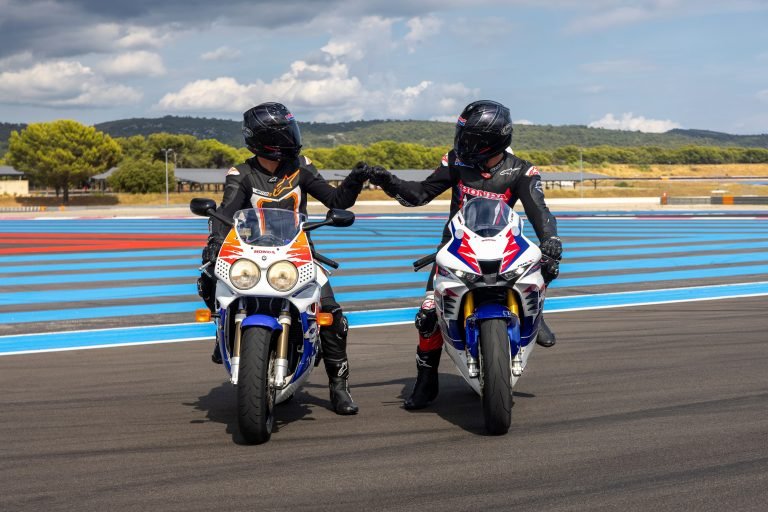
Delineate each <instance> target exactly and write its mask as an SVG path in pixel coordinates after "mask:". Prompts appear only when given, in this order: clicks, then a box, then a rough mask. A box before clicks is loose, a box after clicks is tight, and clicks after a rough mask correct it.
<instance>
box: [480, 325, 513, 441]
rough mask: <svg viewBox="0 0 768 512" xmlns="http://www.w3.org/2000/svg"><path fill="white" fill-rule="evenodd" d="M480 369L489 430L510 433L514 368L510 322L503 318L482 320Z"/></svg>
mask: <svg viewBox="0 0 768 512" xmlns="http://www.w3.org/2000/svg"><path fill="white" fill-rule="evenodd" d="M480 372H481V373H480V386H481V390H482V402H483V418H484V419H485V430H486V431H487V432H488V433H489V434H491V435H495V436H498V435H503V434H506V433H507V432H508V431H509V425H510V424H511V423H512V370H511V368H510V348H509V336H508V335H507V322H506V321H505V320H503V319H501V318H490V319H488V320H483V322H482V323H481V324H480Z"/></svg>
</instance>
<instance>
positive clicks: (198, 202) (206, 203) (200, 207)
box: [189, 197, 216, 217]
mask: <svg viewBox="0 0 768 512" xmlns="http://www.w3.org/2000/svg"><path fill="white" fill-rule="evenodd" d="M189 209H190V211H191V212H192V213H194V214H195V215H199V216H201V217H210V214H209V213H208V210H216V201H214V200H213V199H206V198H202V197H196V198H194V199H192V200H191V201H190V202H189Z"/></svg>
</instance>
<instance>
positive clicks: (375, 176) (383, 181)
mask: <svg viewBox="0 0 768 512" xmlns="http://www.w3.org/2000/svg"><path fill="white" fill-rule="evenodd" d="M370 173H371V174H370V178H369V179H370V180H371V183H373V184H374V185H378V186H379V187H381V188H386V187H388V186H389V185H391V184H392V181H393V180H394V176H392V173H391V172H389V171H388V170H386V169H385V168H383V167H381V166H378V165H376V166H374V167H371V170H370Z"/></svg>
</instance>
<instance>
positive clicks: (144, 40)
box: [116, 25, 179, 48]
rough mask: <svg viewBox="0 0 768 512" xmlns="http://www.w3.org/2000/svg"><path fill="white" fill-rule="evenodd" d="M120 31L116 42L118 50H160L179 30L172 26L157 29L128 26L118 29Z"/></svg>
mask: <svg viewBox="0 0 768 512" xmlns="http://www.w3.org/2000/svg"><path fill="white" fill-rule="evenodd" d="M120 31H121V35H120V37H119V38H118V39H117V41H116V44H117V46H118V47H119V48H160V47H162V46H165V45H166V44H167V43H168V42H169V41H171V40H172V39H173V38H174V35H175V34H176V33H177V32H178V31H179V28H178V27H173V26H172V25H168V26H163V27H157V28H151V27H139V26H129V27H125V28H124V27H120Z"/></svg>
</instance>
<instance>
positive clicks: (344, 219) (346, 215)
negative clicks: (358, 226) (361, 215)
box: [325, 208, 355, 228]
mask: <svg viewBox="0 0 768 512" xmlns="http://www.w3.org/2000/svg"><path fill="white" fill-rule="evenodd" d="M325 220H326V221H328V222H330V224H331V226H336V227H338V228H345V227H347V226H351V225H352V224H353V223H354V222H355V214H354V213H352V212H350V211H348V210H338V209H336V208H334V209H332V210H328V214H327V215H326V216H325Z"/></svg>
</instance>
